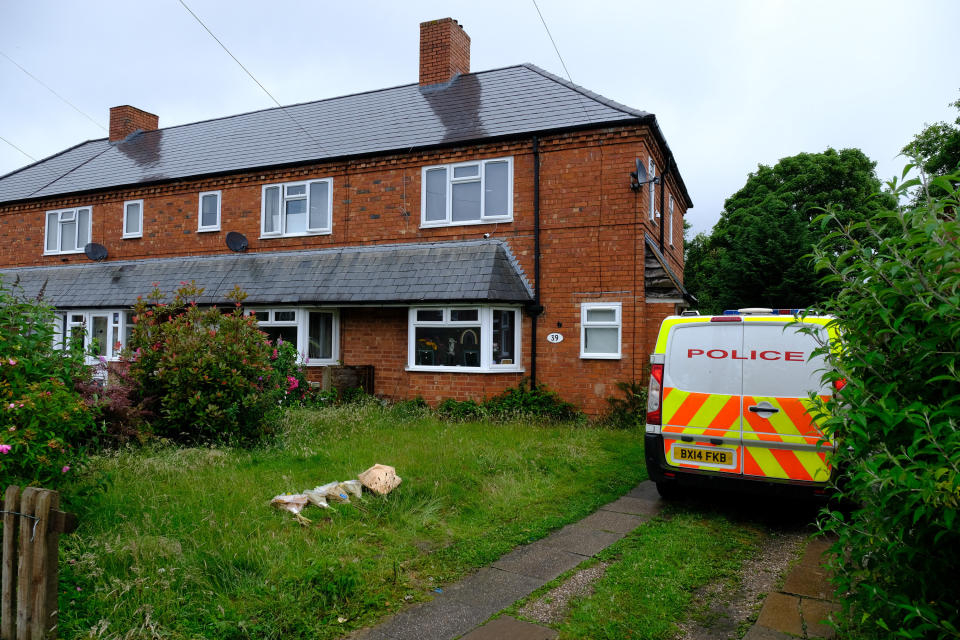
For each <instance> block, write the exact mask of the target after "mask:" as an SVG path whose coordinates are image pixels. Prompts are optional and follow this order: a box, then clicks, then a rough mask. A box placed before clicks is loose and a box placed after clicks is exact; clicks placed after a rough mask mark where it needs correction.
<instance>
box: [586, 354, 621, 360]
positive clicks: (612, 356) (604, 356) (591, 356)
mask: <svg viewBox="0 0 960 640" xmlns="http://www.w3.org/2000/svg"><path fill="white" fill-rule="evenodd" d="M580 359H581V360H622V359H623V355H622V354H619V353H581V354H580Z"/></svg>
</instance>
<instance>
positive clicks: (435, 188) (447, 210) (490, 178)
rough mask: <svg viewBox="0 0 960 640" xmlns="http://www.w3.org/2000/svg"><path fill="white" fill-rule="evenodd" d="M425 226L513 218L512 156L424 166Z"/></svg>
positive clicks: (423, 205) (502, 220) (422, 198)
mask: <svg viewBox="0 0 960 640" xmlns="http://www.w3.org/2000/svg"><path fill="white" fill-rule="evenodd" d="M421 183H422V187H421V198H420V201H421V203H422V204H421V209H422V215H421V221H422V225H423V226H424V227H441V226H448V225H458V224H478V223H493V222H507V221H510V220H512V219H513V158H496V159H493V160H480V161H477V162H461V163H459V164H448V165H440V166H433V167H424V169H423V176H422V180H421Z"/></svg>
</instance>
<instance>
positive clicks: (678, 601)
mask: <svg viewBox="0 0 960 640" xmlns="http://www.w3.org/2000/svg"><path fill="white" fill-rule="evenodd" d="M762 537H763V533H762V532H761V531H760V530H758V529H754V528H749V527H743V526H741V525H739V524H737V523H734V522H732V521H731V520H729V519H728V518H726V517H724V516H722V515H719V514H700V513H696V512H693V511H686V510H683V509H675V510H672V511H668V512H667V514H666V517H663V516H661V517H657V518H655V519H654V520H651V521H650V522H648V523H646V524H645V525H643V526H642V527H640V528H638V529H636V530H635V531H634V532H633V533H631V534H630V535H628V536H627V537H626V538H624V539H623V540H621V541H620V542H618V543H616V544H615V545H613V546H611V547H610V548H608V549H607V550H606V551H604V552H603V553H601V554H600V556H599V559H601V560H605V561H608V562H611V564H610V567H609V568H608V569H607V571H606V573H605V574H604V576H603V577H602V578H601V579H600V580H598V581H597V582H596V583H595V584H594V593H593V594H592V595H591V596H589V597H586V598H581V599H578V600H574V601H573V603H572V606H571V608H570V611H569V614H568V617H567V619H566V621H565V622H564V623H563V624H562V625H560V626H559V629H560V637H561V638H562V639H564V640H569V639H574V638H577V639H579V638H590V639H598V640H599V639H605V638H606V639H610V640H625V639H627V638H635V639H640V638H642V639H644V640H667V639H670V638H674V637H676V635H677V631H678V627H677V624H676V623H677V622H681V621H683V620H685V619H688V618H689V617H691V616H692V617H694V618H696V617H697V615H698V613H699V614H703V613H705V612H704V611H701V612H698V611H697V610H696V606H695V605H694V603H693V597H694V592H695V590H696V589H697V588H699V587H702V586H704V585H706V584H708V583H712V582H720V581H727V580H735V579H736V576H737V571H738V570H739V569H740V567H741V565H742V563H743V561H744V560H745V559H746V558H748V557H749V556H750V555H751V554H753V553H755V552H756V550H757V548H758V545H759V542H760V540H761V538H762Z"/></svg>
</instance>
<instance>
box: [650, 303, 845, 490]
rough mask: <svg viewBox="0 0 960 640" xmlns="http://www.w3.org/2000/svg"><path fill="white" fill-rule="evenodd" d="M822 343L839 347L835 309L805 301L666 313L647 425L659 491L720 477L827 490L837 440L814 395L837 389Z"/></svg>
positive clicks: (745, 484)
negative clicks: (827, 379) (828, 376)
mask: <svg viewBox="0 0 960 640" xmlns="http://www.w3.org/2000/svg"><path fill="white" fill-rule="evenodd" d="M824 345H829V347H830V349H835V348H836V345H837V335H836V329H835V325H834V322H833V318H831V317H828V316H811V315H805V314H802V313H800V312H799V310H797V309H739V310H736V311H726V312H724V314H723V315H717V316H699V315H690V316H688V315H684V316H671V317H668V318H666V319H665V320H664V321H663V324H662V325H661V327H660V333H659V335H658V337H657V343H656V348H655V350H654V353H653V354H652V355H651V358H650V362H651V373H650V387H649V395H648V404H647V427H646V434H645V445H646V447H645V448H646V463H647V471H648V473H649V477H650V479H651V480H653V481H654V482H656V485H657V490H658V491H659V492H660V494H661V495H662V496H664V497H672V496H674V495H676V493H677V491H678V488H679V487H680V486H683V485H703V484H714V483H720V484H723V485H727V486H731V485H736V484H739V486H740V487H741V488H754V489H771V488H772V489H775V490H776V489H781V490H786V491H790V490H793V489H797V488H799V489H802V490H804V491H805V492H810V491H811V490H812V493H823V490H824V488H825V487H826V485H827V483H828V481H829V480H830V475H831V467H830V453H831V451H832V450H833V442H832V441H831V440H830V438H828V437H827V436H825V435H824V433H823V432H822V431H821V429H820V428H819V426H818V419H817V417H816V416H815V415H814V414H815V413H816V412H815V411H813V406H814V401H813V400H812V399H811V397H810V396H811V394H815V395H816V396H819V397H820V398H821V399H824V400H826V399H828V398H829V396H830V394H831V389H830V387H829V385H828V384H826V383H824V382H822V377H823V374H824V372H825V370H826V369H827V362H826V357H825V355H824V354H823V353H822V352H821V351H822V350H821V349H820V348H821V347H822V346H824ZM821 421H822V420H821Z"/></svg>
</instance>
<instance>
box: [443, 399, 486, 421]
mask: <svg viewBox="0 0 960 640" xmlns="http://www.w3.org/2000/svg"><path fill="white" fill-rule="evenodd" d="M437 413H439V414H440V415H441V416H443V417H444V418H447V419H448V420H477V419H479V418H482V417H483V414H484V408H483V405H481V404H480V403H478V402H477V401H476V400H454V399H453V398H447V399H446V400H444V401H443V402H441V403H440V404H438V405H437Z"/></svg>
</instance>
